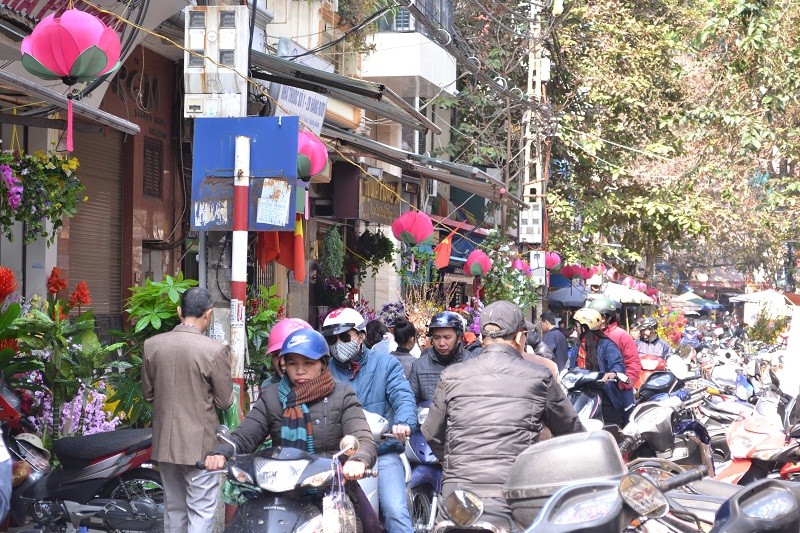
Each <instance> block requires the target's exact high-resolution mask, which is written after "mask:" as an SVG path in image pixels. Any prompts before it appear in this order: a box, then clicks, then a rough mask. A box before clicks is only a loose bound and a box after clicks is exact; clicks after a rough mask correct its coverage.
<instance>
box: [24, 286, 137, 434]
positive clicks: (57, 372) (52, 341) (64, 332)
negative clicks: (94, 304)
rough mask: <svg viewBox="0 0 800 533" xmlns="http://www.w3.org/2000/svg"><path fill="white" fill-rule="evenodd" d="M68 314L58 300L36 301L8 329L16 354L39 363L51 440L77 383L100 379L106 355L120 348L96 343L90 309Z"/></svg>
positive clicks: (119, 345)
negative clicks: (49, 402) (48, 397)
mask: <svg viewBox="0 0 800 533" xmlns="http://www.w3.org/2000/svg"><path fill="white" fill-rule="evenodd" d="M69 310H70V308H69V306H67V305H66V304H65V303H64V302H63V301H62V300H60V299H56V298H52V297H51V298H50V300H49V301H42V300H39V299H36V300H34V301H33V302H32V306H31V308H30V310H29V311H28V312H27V313H25V314H24V315H23V316H21V317H20V318H18V319H17V320H16V321H15V322H14V323H13V325H12V326H11V329H12V330H13V332H14V335H15V337H16V339H17V342H18V343H19V347H20V352H23V353H29V354H31V355H33V356H35V357H37V358H38V359H40V360H41V362H42V366H43V368H42V375H43V379H44V384H45V386H46V387H47V388H48V389H50V392H51V393H52V395H53V428H54V435H53V439H54V440H55V439H57V438H59V436H60V435H59V433H60V430H59V428H60V417H61V408H62V406H63V404H64V403H65V402H66V401H69V400H71V399H72V398H74V397H75V395H76V394H77V392H78V388H79V387H80V383H81V382H82V383H85V384H87V385H88V384H91V383H93V382H94V381H95V380H96V379H97V378H98V377H100V376H101V375H102V374H103V373H104V372H105V363H106V359H107V358H108V356H109V354H111V353H113V352H115V351H116V350H118V349H119V348H121V347H122V344H121V343H117V344H112V345H109V346H103V345H102V344H101V343H100V340H99V339H98V338H97V334H96V333H95V332H94V329H95V321H94V315H93V313H92V311H91V309H90V310H88V311H85V312H83V313H80V314H78V315H77V316H70V315H68V314H67V313H68V312H69Z"/></svg>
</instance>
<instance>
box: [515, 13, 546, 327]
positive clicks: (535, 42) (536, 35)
mask: <svg viewBox="0 0 800 533" xmlns="http://www.w3.org/2000/svg"><path fill="white" fill-rule="evenodd" d="M529 17H530V18H529V22H528V86H527V91H526V93H525V96H526V100H527V101H528V102H531V101H532V102H536V107H535V109H534V108H533V107H532V106H530V105H529V106H528V108H527V109H526V110H525V115H524V116H523V139H522V140H523V147H522V148H523V149H522V156H523V160H522V182H521V187H520V193H521V195H520V197H521V198H522V200H523V201H525V203H527V204H528V205H529V207H528V208H525V209H524V210H522V211H520V217H519V242H520V244H523V245H525V247H526V251H528V252H529V255H530V257H529V264H530V265H531V268H534V269H535V272H534V275H537V277H538V278H539V279H538V281H539V285H540V286H544V284H545V283H546V277H545V276H546V274H545V270H544V251H543V250H536V251H534V250H532V249H533V248H536V249H539V248H543V247H544V245H545V234H544V216H545V196H544V186H545V184H544V179H543V177H544V172H543V165H544V161H543V160H544V158H543V156H542V130H541V125H537V126H536V127H535V128H534V125H533V121H534V112H536V113H539V112H540V109H541V105H542V102H543V93H542V82H543V81H544V80H543V75H542V74H543V73H542V63H543V61H542V23H541V18H540V17H541V10H540V6H539V5H538V4H537V3H536V1H535V0H533V1H531V4H530V14H529ZM534 130H535V131H534ZM531 166H534V168H535V170H534V175H533V177H531ZM533 312H534V318H535V316H538V315H539V314H540V312H541V303H540V304H538V305H537V306H536V309H534V310H533Z"/></svg>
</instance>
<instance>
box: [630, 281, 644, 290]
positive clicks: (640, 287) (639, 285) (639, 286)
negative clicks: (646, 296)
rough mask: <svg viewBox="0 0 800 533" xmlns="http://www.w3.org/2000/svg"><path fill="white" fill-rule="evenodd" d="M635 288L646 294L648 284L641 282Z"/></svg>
mask: <svg viewBox="0 0 800 533" xmlns="http://www.w3.org/2000/svg"><path fill="white" fill-rule="evenodd" d="M633 288H634V289H636V290H637V291H639V292H644V291H646V290H647V283H645V282H643V281H640V282H638V283H636V285H635V286H634V287H633Z"/></svg>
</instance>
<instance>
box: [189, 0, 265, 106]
mask: <svg viewBox="0 0 800 533" xmlns="http://www.w3.org/2000/svg"><path fill="white" fill-rule="evenodd" d="M248 19H249V17H248V7H247V6H246V5H244V6H203V7H191V8H188V9H187V10H186V25H185V28H184V42H185V45H186V49H187V51H185V52H184V54H183V74H184V76H183V80H184V82H183V83H184V89H185V90H186V97H185V99H184V110H183V116H184V117H186V118H192V117H245V116H247V72H248V66H247V55H248V54H247V48H248V45H249V31H250V28H249V20H248Z"/></svg>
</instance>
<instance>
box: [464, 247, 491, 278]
mask: <svg viewBox="0 0 800 533" xmlns="http://www.w3.org/2000/svg"><path fill="white" fill-rule="evenodd" d="M491 268H492V260H491V259H489V256H488V255H486V252H483V251H481V250H472V251H471V252H470V253H469V255H468V256H467V262H466V263H465V264H464V273H465V274H466V275H468V276H482V275H484V274H486V273H487V272H489V270H490V269H491Z"/></svg>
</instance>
